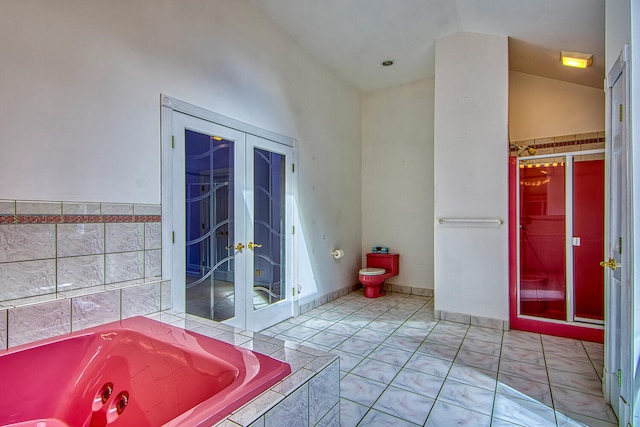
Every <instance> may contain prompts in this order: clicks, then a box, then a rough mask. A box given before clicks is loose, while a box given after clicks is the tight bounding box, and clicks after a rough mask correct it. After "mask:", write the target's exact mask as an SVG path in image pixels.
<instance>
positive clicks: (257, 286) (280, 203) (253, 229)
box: [171, 111, 293, 331]
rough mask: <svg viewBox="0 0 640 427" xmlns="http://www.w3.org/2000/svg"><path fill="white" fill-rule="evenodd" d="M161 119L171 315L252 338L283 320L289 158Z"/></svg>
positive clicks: (246, 138)
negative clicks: (165, 131)
mask: <svg viewBox="0 0 640 427" xmlns="http://www.w3.org/2000/svg"><path fill="white" fill-rule="evenodd" d="M171 117H172V123H171V128H172V129H171V131H172V136H173V143H172V145H173V147H172V149H171V168H172V174H171V181H172V232H173V236H172V239H173V241H174V244H173V254H172V262H173V265H172V287H173V290H174V291H173V292H174V298H173V304H174V309H175V308H176V307H175V306H176V305H179V306H180V307H184V310H185V312H186V313H188V314H192V315H196V316H199V317H204V318H209V319H212V320H216V321H220V322H224V323H227V324H229V325H232V326H235V327H239V328H243V329H250V330H253V331H258V330H261V329H264V328H266V327H269V326H271V325H273V324H275V323H277V322H280V321H282V320H284V319H287V318H289V317H291V316H292V315H293V296H292V285H291V284H292V283H293V280H292V272H293V263H292V259H293V257H292V247H293V238H292V232H291V230H292V224H291V218H292V205H293V204H292V199H293V193H292V178H291V176H292V166H291V165H292V158H293V148H292V147H290V146H287V145H284V144H280V143H278V142H274V141H271V140H268V139H265V138H261V137H258V136H255V135H252V134H249V133H245V132H242V131H239V130H236V129H232V128H230V127H226V126H223V125H220V124H216V123H213V122H211V121H208V120H204V119H200V118H196V117H194V116H191V115H187V114H182V113H179V112H176V111H173V112H172V115H171ZM176 303H177V304H176Z"/></svg>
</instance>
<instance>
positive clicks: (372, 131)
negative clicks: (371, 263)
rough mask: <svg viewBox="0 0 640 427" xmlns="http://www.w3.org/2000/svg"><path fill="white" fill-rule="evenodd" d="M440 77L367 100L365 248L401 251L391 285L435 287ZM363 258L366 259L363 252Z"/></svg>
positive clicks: (364, 130) (364, 132)
mask: <svg viewBox="0 0 640 427" xmlns="http://www.w3.org/2000/svg"><path fill="white" fill-rule="evenodd" d="M433 91H434V80H433V79H426V80H421V81H418V82H415V83H410V84H405V85H401V86H396V87H393V88H390V89H384V90H379V91H374V92H369V93H367V94H366V95H364V96H363V101H362V247H363V252H366V251H370V248H371V247H373V246H388V247H389V249H390V250H391V251H393V252H398V253H400V274H399V275H398V276H397V277H392V278H390V279H389V280H388V283H391V284H395V285H401V286H411V287H417V288H427V289H433V245H432V242H433ZM362 262H363V264H362V265H364V263H365V258H364V254H363V259H362Z"/></svg>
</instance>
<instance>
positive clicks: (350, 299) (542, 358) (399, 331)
mask: <svg viewBox="0 0 640 427" xmlns="http://www.w3.org/2000/svg"><path fill="white" fill-rule="evenodd" d="M262 333H263V334H267V335H271V336H274V337H277V338H280V339H285V340H288V341H293V342H296V343H301V344H303V345H307V346H311V347H315V348H319V349H322V350H325V351H327V352H330V353H334V354H337V355H339V356H340V370H341V381H340V395H341V400H340V425H341V426H344V427H351V426H396V427H398V426H423V425H424V426H452V425H457V426H474V427H477V426H500V427H506V426H526V427H533V426H556V425H557V426H583V425H586V426H615V425H617V420H616V417H615V415H614V413H613V411H612V409H611V407H610V406H609V405H607V404H606V403H605V401H604V399H603V397H602V392H601V383H600V379H599V377H600V374H601V370H602V366H603V360H604V355H603V346H602V345H601V344H594V343H590V342H585V341H576V340H570V339H565V338H557V337H552V336H547V335H540V334H533V333H528V332H520V331H508V332H502V331H498V330H495V329H489V328H482V327H477V326H468V325H464V324H460V323H453V322H447V321H436V320H434V317H433V299H432V298H429V297H421V296H416V295H407V294H399V293H388V294H387V295H386V296H385V297H382V298H377V299H367V298H365V297H364V295H363V292H362V291H356V292H353V293H351V294H348V295H346V296H344V297H342V298H339V299H337V300H334V301H332V302H330V303H328V304H325V305H323V306H321V307H318V308H316V309H313V310H311V311H309V312H306V313H304V314H303V315H301V316H298V317H295V318H293V319H289V320H287V321H284V322H282V323H279V324H277V325H275V326H273V327H271V328H268V329H266V330H264V331H262Z"/></svg>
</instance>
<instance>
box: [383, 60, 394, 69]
mask: <svg viewBox="0 0 640 427" xmlns="http://www.w3.org/2000/svg"><path fill="white" fill-rule="evenodd" d="M381 64H382V66H383V67H391V66H392V65H393V60H392V59H387V60H386V61H382V62H381Z"/></svg>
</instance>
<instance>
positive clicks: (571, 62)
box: [560, 50, 593, 68]
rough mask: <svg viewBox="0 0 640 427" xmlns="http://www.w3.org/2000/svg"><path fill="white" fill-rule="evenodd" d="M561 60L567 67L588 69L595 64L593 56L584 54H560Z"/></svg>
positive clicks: (566, 52)
mask: <svg viewBox="0 0 640 427" xmlns="http://www.w3.org/2000/svg"><path fill="white" fill-rule="evenodd" d="M560 60H561V61H562V65H564V66H565V67H574V68H587V67H590V66H591V64H592V63H593V55H592V54H590V53H582V52H568V51H564V50H563V51H562V52H560Z"/></svg>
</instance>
